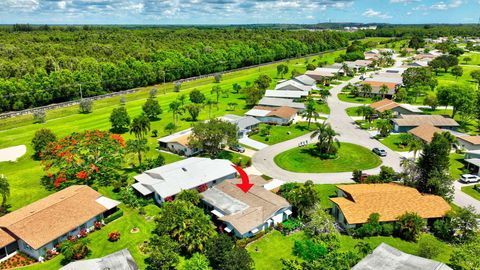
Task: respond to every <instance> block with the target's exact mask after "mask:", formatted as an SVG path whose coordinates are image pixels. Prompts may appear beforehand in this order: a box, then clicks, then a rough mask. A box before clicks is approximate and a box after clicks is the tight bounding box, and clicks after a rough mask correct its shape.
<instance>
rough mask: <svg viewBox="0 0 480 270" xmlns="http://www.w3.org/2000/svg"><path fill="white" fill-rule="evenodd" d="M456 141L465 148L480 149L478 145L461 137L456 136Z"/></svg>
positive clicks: (469, 149)
mask: <svg viewBox="0 0 480 270" xmlns="http://www.w3.org/2000/svg"><path fill="white" fill-rule="evenodd" d="M457 141H458V144H459V146H460V147H462V148H465V149H467V150H468V151H474V150H480V145H475V144H472V143H470V142H467V141H465V140H462V138H458V139H457Z"/></svg>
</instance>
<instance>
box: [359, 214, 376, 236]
mask: <svg viewBox="0 0 480 270" xmlns="http://www.w3.org/2000/svg"><path fill="white" fill-rule="evenodd" d="M379 220H380V215H379V214H378V213H372V214H370V216H369V217H368V221H367V223H365V224H363V225H362V226H361V227H360V228H358V229H357V230H355V235H356V236H358V237H361V238H363V237H370V236H377V235H380V234H381V233H382V225H380V222H379Z"/></svg>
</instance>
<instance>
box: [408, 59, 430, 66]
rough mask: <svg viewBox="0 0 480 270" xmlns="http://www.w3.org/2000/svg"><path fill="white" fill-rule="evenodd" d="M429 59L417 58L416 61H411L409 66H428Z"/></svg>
mask: <svg viewBox="0 0 480 270" xmlns="http://www.w3.org/2000/svg"><path fill="white" fill-rule="evenodd" d="M429 62H430V61H428V60H418V61H415V62H413V63H411V64H410V65H409V66H411V67H428V63H429Z"/></svg>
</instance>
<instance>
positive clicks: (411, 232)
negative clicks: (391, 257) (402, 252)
mask: <svg viewBox="0 0 480 270" xmlns="http://www.w3.org/2000/svg"><path fill="white" fill-rule="evenodd" d="M425 224H426V222H425V220H423V218H422V217H420V216H419V215H418V214H417V213H413V212H411V213H405V214H403V215H401V216H400V217H399V218H398V221H397V233H398V236H399V237H400V238H402V239H403V240H406V241H416V240H417V238H418V236H419V235H420V232H421V230H422V229H423V227H424V226H425Z"/></svg>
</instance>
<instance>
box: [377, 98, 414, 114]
mask: <svg viewBox="0 0 480 270" xmlns="http://www.w3.org/2000/svg"><path fill="white" fill-rule="evenodd" d="M368 106H369V107H370V108H372V109H374V110H375V111H377V112H378V113H383V112H385V111H392V112H393V113H394V114H395V115H403V114H420V113H422V111H420V110H419V109H417V108H415V107H412V106H409V105H406V104H398V103H396V102H395V101H393V100H390V99H383V100H380V101H377V102H374V103H372V104H370V105H368Z"/></svg>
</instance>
